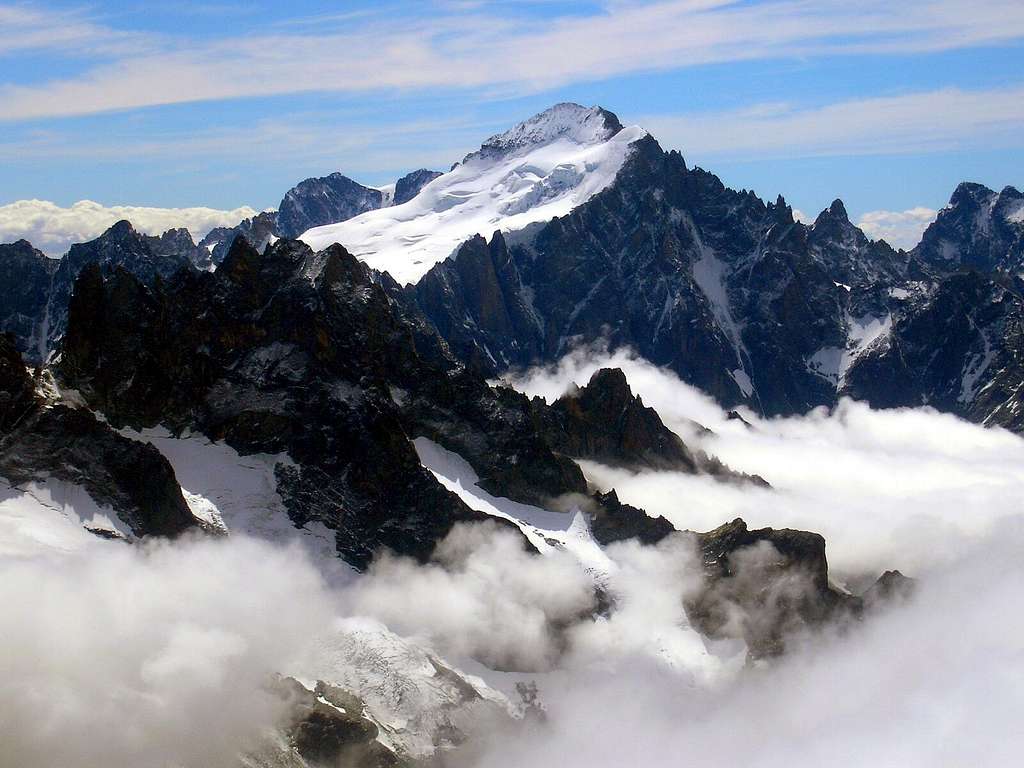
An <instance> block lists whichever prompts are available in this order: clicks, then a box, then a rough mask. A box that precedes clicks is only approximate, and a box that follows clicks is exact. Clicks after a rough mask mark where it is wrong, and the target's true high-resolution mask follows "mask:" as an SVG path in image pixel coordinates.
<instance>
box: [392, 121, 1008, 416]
mask: <svg viewBox="0 0 1024 768" xmlns="http://www.w3.org/2000/svg"><path fill="white" fill-rule="evenodd" d="M494 151H497V150H496V149H495V150H494ZM1022 238H1024V196H1022V195H1021V193H1019V192H1017V190H1015V189H1013V188H1007V189H1005V190H1003V192H1001V193H998V194H997V193H995V192H992V191H991V190H988V189H986V188H984V187H981V186H980V185H970V184H964V185H961V186H960V187H959V188H958V189H957V191H956V193H954V195H953V199H952V201H951V203H950V205H949V206H948V207H947V208H946V209H945V210H943V211H942V212H940V214H939V216H938V219H937V221H936V222H935V224H933V225H932V226H931V227H930V228H929V229H928V231H927V232H926V233H925V236H924V238H923V240H922V243H921V245H920V246H919V247H918V248H916V249H915V250H914V251H913V252H911V253H905V252H902V251H895V250H893V249H892V248H891V247H889V246H888V245H887V244H886V243H884V242H882V241H871V240H870V239H869V238H867V237H866V236H865V235H864V233H863V232H862V231H861V230H859V229H858V228H857V227H856V226H854V225H853V224H852V223H851V222H850V220H849V216H848V215H847V212H846V209H845V206H844V205H843V204H842V201H839V200H836V201H835V202H833V203H832V205H830V206H829V208H828V209H826V210H825V211H823V212H822V213H821V214H820V215H819V216H818V217H817V219H816V220H815V222H814V224H813V225H811V226H806V225H804V224H801V223H799V222H795V221H794V220H793V217H792V211H791V209H790V208H789V206H787V205H786V204H785V201H784V200H782V199H781V198H779V200H777V201H776V202H775V203H768V204H765V203H764V202H762V201H761V200H759V199H758V198H757V197H756V196H755V195H753V194H752V193H749V192H736V191H733V190H730V189H728V188H726V187H725V186H724V185H723V184H722V183H721V181H719V180H718V179H717V178H716V177H715V176H713V175H712V174H710V173H708V172H706V171H703V170H701V169H699V168H697V169H690V168H687V166H686V165H685V163H684V162H683V159H682V157H681V156H679V155H678V153H675V152H668V153H666V152H663V151H662V150H661V148H660V147H659V146H658V144H657V142H656V141H655V140H654V139H653V138H652V137H649V136H648V137H647V138H644V139H642V140H640V141H637V142H636V143H635V144H634V145H633V149H632V154H631V155H630V157H629V159H628V160H627V161H626V164H625V165H624V166H623V168H622V170H621V171H620V172H619V174H618V176H617V178H616V180H615V182H614V183H613V184H612V185H611V186H610V187H609V188H608V189H606V190H605V191H603V192H602V193H600V194H598V195H596V196H595V197H594V198H592V199H590V200H589V201H588V202H586V203H584V204H583V205H581V206H579V207H578V208H576V209H575V210H573V211H572V213H570V214H569V215H568V216H565V217H562V218H558V219H554V220H552V221H551V222H550V223H548V224H545V225H541V226H538V227H534V228H532V229H531V230H529V231H524V232H520V233H515V234H514V235H510V236H504V237H503V236H501V235H499V234H495V235H494V237H492V239H491V241H490V242H489V243H488V242H486V241H484V240H483V238H480V237H477V238H474V239H473V240H470V241H469V242H467V243H466V244H464V245H463V246H462V248H460V249H459V251H458V252H457V253H456V254H455V255H454V256H453V257H451V258H450V259H448V260H447V261H445V262H443V263H441V264H439V265H437V266H436V267H434V268H433V269H432V270H431V271H430V272H429V273H428V274H427V275H425V276H424V277H423V278H422V279H421V280H420V281H419V282H418V283H417V284H416V285H414V286H410V287H409V288H408V289H406V292H407V294H408V296H409V298H410V299H411V300H413V301H415V302H416V303H417V305H418V306H420V307H421V308H422V309H423V311H424V313H425V314H426V315H427V316H428V317H429V318H430V320H431V322H433V324H434V325H435V326H436V327H437V329H438V331H439V332H440V334H441V335H442V336H443V337H444V338H445V339H446V340H447V341H448V342H449V344H450V345H451V347H452V349H453V351H455V352H456V354H457V355H458V356H459V357H460V358H461V359H463V360H465V361H466V362H467V364H469V365H471V366H475V367H477V368H478V369H479V370H481V371H484V372H486V373H489V374H492V375H493V374H495V373H498V372H501V371H503V370H504V369H506V368H509V367H513V366H527V365H530V364H533V363H537V362H550V361H553V360H556V359H558V358H559V357H560V356H561V355H563V354H564V353H565V352H566V351H568V350H569V349H570V348H572V347H573V346H574V345H577V344H581V343H589V342H592V341H594V340H597V339H603V340H606V341H607V343H608V344H609V345H610V346H611V347H612V348H615V347H616V346H618V345H629V346H631V347H633V348H634V349H636V350H637V351H638V352H639V353H640V354H641V355H642V356H643V357H645V358H646V359H648V360H650V361H651V362H653V363H655V364H657V365H663V366H668V367H670V368H671V369H672V370H673V371H675V372H676V373H678V374H679V375H680V377H681V378H683V379H684V380H685V381H687V382H689V383H692V384H694V385H696V386H698V387H700V388H701V389H703V390H704V391H706V392H708V393H710V394H712V395H713V396H714V397H715V398H716V399H717V400H718V401H719V402H720V403H722V404H723V405H725V406H733V405H738V404H745V405H747V406H749V407H751V408H752V409H753V410H755V411H758V412H762V413H765V414H768V415H775V414H797V413H804V412H806V411H807V410H809V409H810V408H813V407H815V406H818V405H827V406H831V405H834V404H835V403H836V402H837V401H838V398H839V397H841V396H843V395H847V394H852V395H855V396H859V397H866V398H869V399H871V400H872V402H874V403H877V404H878V405H920V404H921V403H922V402H927V403H929V404H932V405H935V406H936V407H938V408H942V409H944V410H949V411H952V412H954V413H957V414H959V415H962V416H965V417H966V418H970V419H972V420H975V421H979V422H984V423H999V424H1004V425H1006V426H1010V427H1011V428H1014V429H1021V428H1022V427H1021V425H1020V422H1019V417H1020V413H1021V410H1020V408H1019V407H1018V408H1016V409H1014V404H1015V403H1016V402H1017V389H1019V388H1016V387H1015V383H1014V379H1015V378H1019V374H1020V367H1019V363H1018V362H1017V360H1018V359H1019V353H1018V352H1017V348H1016V347H1015V346H1014V345H1015V341H1014V340H1015V339H1016V338H1017V332H1016V331H1015V330H1014V328H1015V320H1013V319H1012V317H1013V315H1014V311H1013V310H1012V309H1011V308H1010V307H1008V306H1007V305H1006V302H1004V301H1003V300H1002V299H996V298H986V296H987V297H995V296H996V295H999V294H1006V293H1007V292H1008V293H1010V294H1014V293H1016V294H1019V293H1020V291H1021V285H1020V283H1021V280H1020V278H1018V277H1016V276H1015V275H1016V273H1017V272H1020V270H1021V268H1022V263H1024V262H1022V259H1024V256H1022V254H1024V245H1022V243H1024V239H1022ZM964 265H966V266H969V267H975V268H979V269H982V270H989V271H995V272H996V274H994V275H990V276H988V277H982V278H981V280H982V282H985V281H988V282H987V287H985V288H984V289H979V290H976V291H973V293H972V295H967V294H965V293H964V287H963V281H964V278H963V277H960V276H958V275H957V274H956V270H958V269H960V268H961V267H962V266H964ZM999 273H1003V274H1004V276H1003V277H1000V276H999ZM968 293H970V292H968ZM953 294H960V295H961V298H960V299H958V300H957V301H958V302H959V303H960V304H962V305H963V306H962V311H960V312H959V313H958V314H957V315H956V316H955V318H954V319H952V320H951V321H950V322H952V323H953V324H955V325H958V326H963V327H962V328H961V329H959V330H955V331H953V330H952V329H951V330H950V334H951V335H953V336H958V337H961V338H960V340H959V342H958V343H957V344H955V345H954V346H953V348H952V349H944V351H943V353H942V355H941V356H940V357H941V358H942V359H943V360H944V362H942V363H941V365H942V366H943V368H944V370H942V371H937V370H935V366H934V364H933V365H929V363H928V359H927V358H928V355H930V352H931V350H928V354H927V355H926V354H924V353H925V350H926V349H927V343H926V342H923V339H924V337H925V334H924V333H923V332H922V334H920V338H919V339H918V340H917V341H916V343H917V344H919V346H920V349H921V351H922V355H921V359H916V358H914V359H907V358H904V357H901V356H899V355H896V354H895V352H894V353H893V354H892V355H888V354H887V353H886V350H897V349H902V343H903V342H904V341H905V340H906V334H907V333H908V331H907V329H908V328H909V327H911V326H919V327H921V328H922V329H923V328H924V327H925V326H928V325H934V323H935V322H936V320H937V318H938V316H935V317H932V318H931V319H929V310H928V307H929V306H944V305H945V304H947V303H948V302H949V300H950V299H949V297H950V296H951V295H953ZM971 302H977V303H971ZM993 302H994V303H995V304H999V305H1001V306H1002V307H1003V309H993V307H992V304H993ZM1011 303H1012V302H1011ZM922 313H923V314H922ZM993 315H1005V319H1000V320H999V321H998V327H993V328H990V329H988V330H987V331H982V330H980V328H981V326H979V327H978V328H977V329H975V328H974V327H973V326H971V325H970V323H971V322H975V324H977V322H978V319H979V318H981V319H984V318H988V319H990V320H991V319H992V316H993ZM984 339H987V340H988V342H987V344H988V345H987V346H986V342H985V341H984ZM911 357H913V355H911ZM985 360H989V361H990V363H991V364H990V365H989V364H986V363H985V362H984V361H985ZM981 369H984V370H983V371H982V372H981V373H980V374H979V373H978V371H979V370H981ZM872 383H873V384H872ZM961 386H963V387H967V388H968V389H973V392H976V393H982V394H977V395H975V394H973V393H972V392H965V393H964V394H963V396H961Z"/></svg>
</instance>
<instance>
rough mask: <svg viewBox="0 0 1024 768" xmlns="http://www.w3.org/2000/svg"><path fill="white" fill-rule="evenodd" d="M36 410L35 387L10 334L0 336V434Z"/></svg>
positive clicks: (12, 335) (14, 339) (15, 342)
mask: <svg viewBox="0 0 1024 768" xmlns="http://www.w3.org/2000/svg"><path fill="white" fill-rule="evenodd" d="M35 407H36V395H35V386H34V385H33V383H32V377H31V375H29V372H28V369H26V368H25V363H24V361H23V360H22V359H21V355H20V354H19V352H18V348H17V340H16V337H15V336H14V334H12V333H0V434H3V433H5V432H8V431H10V430H11V429H13V428H14V427H15V426H17V424H18V423H19V422H20V421H21V420H22V419H24V418H25V416H27V415H28V414H29V413H30V412H31V411H32V410H33V409H34V408H35Z"/></svg>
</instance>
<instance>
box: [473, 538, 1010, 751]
mask: <svg viewBox="0 0 1024 768" xmlns="http://www.w3.org/2000/svg"><path fill="white" fill-rule="evenodd" d="M1021 546H1024V530H1022V528H1021V526H1020V525H1019V524H1018V525H1014V526H1008V527H1005V528H1004V529H1002V530H1001V531H999V534H998V535H997V536H993V537H992V538H989V539H986V540H984V541H982V542H978V543H977V546H975V547H972V548H971V549H970V551H969V552H968V553H965V556H964V557H963V558H962V559H959V560H957V561H956V562H955V563H953V564H951V565H950V567H949V568H948V569H946V570H943V571H937V572H933V573H930V574H929V575H928V578H927V579H926V580H924V581H923V582H921V584H920V587H919V591H918V593H917V596H916V598H915V599H914V600H912V601H911V602H910V603H909V604H905V605H903V606H900V607H899V608H896V609H894V610H891V611H888V612H886V613H884V614H882V615H876V616H874V617H873V618H871V619H870V620H869V621H867V622H865V623H864V624H863V625H862V626H859V627H856V628H854V629H853V630H852V631H850V632H848V633H846V634H845V635H844V636H843V637H839V638H831V639H828V640H825V641H824V642H818V643H812V644H809V645H807V646H806V647H804V648H803V649H801V650H800V651H798V652H796V653H793V654H792V655H790V656H789V657H787V658H786V659H784V660H782V661H781V662H778V663H775V664H770V665H762V666H759V667H751V668H748V669H746V670H743V671H742V672H741V673H740V674H738V675H736V676H734V677H732V678H726V679H724V680H719V681H717V682H713V683H711V684H703V685H700V684H698V685H694V684H692V682H690V681H689V680H688V679H687V678H686V676H685V675H679V674H673V671H672V670H671V669H666V668H664V667H658V666H655V665H651V664H648V663H645V662H644V661H643V660H642V659H639V658H637V659H634V660H633V661H632V663H629V661H628V660H619V662H618V663H615V664H609V665H606V666H605V667H596V666H595V667H591V668H588V669H578V670H573V671H572V673H571V674H567V675H564V676H562V677H559V678H557V679H553V680H550V681H542V682H541V685H540V698H541V700H542V701H543V703H544V704H545V706H546V711H545V718H544V719H543V720H542V721H538V722H534V723H531V724H528V725H527V726H526V727H524V728H518V729H492V730H491V731H489V732H484V733H479V734H476V737H477V738H478V739H480V738H482V739H485V740H487V741H488V742H489V743H488V744H487V749H485V750H483V754H477V755H474V756H473V758H472V759H469V760H466V761H463V762H459V763H457V764H458V765H462V766H473V768H513V767H518V766H523V765H549V764H557V765H560V766H564V767H565V768H611V767H612V766H622V765H677V764H678V765H687V766H719V765H725V766H748V767H749V768H784V767H785V768H805V767H806V768H809V767H810V766H820V765H829V766H836V767H837V768H855V767H858V768H859V767H860V766H900V768H930V766H936V765H948V766H961V765H984V766H996V765H1011V764H1014V763H1016V762H1018V761H1019V758H1020V755H1021V753H1022V751H1024V733H1022V731H1021V729H1020V728H1019V724H1018V718H1019V712H1020V710H1021V707H1022V706H1024V688H1022V687H1021V685H1020V680H1021V675H1022V674H1024V657H1022V656H1021V653H1020V637H1021V633H1022V632H1024V616H1022V614H1021V612H1020V611H1019V610H1016V605H1017V604H1018V602H1019V595H1020V590H1021V589H1024V564H1022V560H1021V558H1020V547H1021Z"/></svg>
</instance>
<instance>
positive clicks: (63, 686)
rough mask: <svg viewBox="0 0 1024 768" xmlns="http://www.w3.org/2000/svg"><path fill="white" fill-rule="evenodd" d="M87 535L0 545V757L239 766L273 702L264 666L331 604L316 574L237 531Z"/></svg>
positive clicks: (273, 710) (22, 761) (311, 628)
mask: <svg viewBox="0 0 1024 768" xmlns="http://www.w3.org/2000/svg"><path fill="white" fill-rule="evenodd" d="M42 522H43V521H38V523H37V524H41V523H42ZM93 541H94V542H95V543H94V544H93V545H92V546H88V547H86V548H84V549H82V550H80V551H78V552H75V553H69V552H54V553H53V554H52V555H41V556H37V557H0V603H2V604H3V611H0V636H2V637H3V649H4V650H3V653H2V654H0V675H2V677H3V681H4V684H3V686H0V743H2V744H3V755H2V757H0V763H2V764H4V765H12V766H13V765H40V766H41V765H76V766H82V768H103V767H104V766H111V765H137V766H165V765H182V766H198V765H231V764H234V762H233V760H234V758H236V756H237V755H238V753H239V751H240V749H241V748H242V747H243V746H245V745H246V744H251V743H253V741H254V740H255V739H256V738H258V737H259V736H261V735H262V731H263V729H264V728H266V727H269V726H271V725H273V724H274V723H275V721H276V719H277V717H278V716H279V715H281V714H282V713H281V704H280V702H276V701H275V700H274V699H273V697H271V696H269V695H268V694H267V693H266V692H265V691H264V690H263V686H264V685H265V683H266V682H267V678H268V676H269V675H270V674H272V673H275V672H278V671H280V670H281V669H283V668H284V667H285V665H286V664H287V663H288V661H289V660H290V658H291V657H292V655H293V654H294V653H296V652H298V650H299V649H302V648H303V647H304V646H305V644H306V643H307V642H308V641H309V638H310V636H311V635H312V634H313V633H314V632H315V631H318V630H321V629H322V628H323V627H324V623H323V622H324V617H325V616H330V615H331V613H330V607H329V603H328V599H327V593H326V591H325V589H324V588H323V585H322V583H321V579H320V577H319V575H318V574H317V572H316V571H315V569H314V568H313V567H312V565H311V564H310V562H309V561H308V560H307V559H306V558H305V557H304V556H303V553H302V551H301V550H300V549H298V548H297V547H296V548H293V549H283V548H274V547H271V546H270V545H267V544H263V543H259V542H256V541H252V540H247V539H239V538H234V539H230V540H210V539H207V540H205V541H200V540H195V541H192V540H186V541H180V542H177V543H175V544H167V543H163V544H154V545H152V546H147V547H130V546H126V545H123V544H119V543H110V542H100V541H99V540H98V539H94V540H93ZM297 596H301V599H296V597H297Z"/></svg>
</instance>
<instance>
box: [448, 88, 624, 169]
mask: <svg viewBox="0 0 1024 768" xmlns="http://www.w3.org/2000/svg"><path fill="white" fill-rule="evenodd" d="M621 130H622V124H621V123H620V122H619V118H618V117H616V116H615V115H614V114H612V113H611V112H609V111H608V110H606V109H602V108H601V107H584V106H581V105H579V104H573V103H572V102H562V103H561V104H555V105H554V106H553V107H549V108H548V109H545V110H544V111H543V112H540V113H538V114H536V115H534V116H533V117H531V118H530V119H529V120H524V121H523V122H521V123H519V125H516V126H515V127H513V128H510V129H509V130H507V131H505V132H504V133H499V134H496V135H494V136H491V138H489V139H487V141H485V142H484V143H483V144H482V145H481V147H480V149H478V150H477V151H476V152H473V153H472V154H469V155H467V156H466V158H465V160H463V162H464V163H466V162H470V161H472V160H476V159H492V158H495V157H497V156H500V155H508V154H511V153H514V152H517V151H519V150H523V149H531V148H535V147H540V146H543V145H544V144H549V143H550V142H552V141H555V140H557V139H565V140H567V141H571V142H573V143H575V144H599V143H601V142H604V141H607V140H608V139H610V138H611V137H612V136H614V135H615V134H616V133H618V132H619V131H621Z"/></svg>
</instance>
